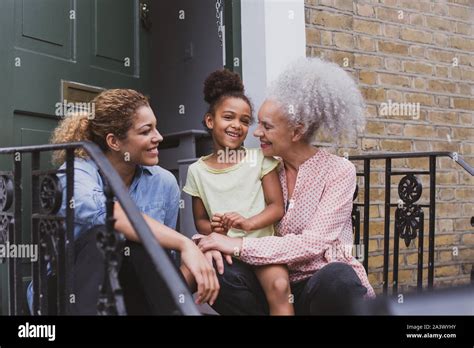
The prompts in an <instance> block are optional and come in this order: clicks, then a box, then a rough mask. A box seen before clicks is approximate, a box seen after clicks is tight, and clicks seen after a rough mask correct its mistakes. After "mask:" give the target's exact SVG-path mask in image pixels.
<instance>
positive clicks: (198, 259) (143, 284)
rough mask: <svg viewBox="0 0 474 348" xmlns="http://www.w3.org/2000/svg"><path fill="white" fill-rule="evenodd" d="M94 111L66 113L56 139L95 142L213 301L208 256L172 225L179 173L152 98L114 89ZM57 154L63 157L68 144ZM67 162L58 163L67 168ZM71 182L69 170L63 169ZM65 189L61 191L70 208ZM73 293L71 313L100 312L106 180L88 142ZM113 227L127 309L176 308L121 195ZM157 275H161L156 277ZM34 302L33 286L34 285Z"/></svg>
mask: <svg viewBox="0 0 474 348" xmlns="http://www.w3.org/2000/svg"><path fill="white" fill-rule="evenodd" d="M92 103H94V106H95V113H94V114H92V115H89V114H78V115H71V116H66V118H65V119H64V120H63V121H62V122H61V123H60V124H59V125H58V127H57V128H56V129H55V131H54V134H53V138H52V143H69V142H76V141H91V142H93V143H95V144H97V145H98V146H99V147H100V149H101V150H102V151H103V152H104V155H105V156H106V157H107V159H108V160H109V161H110V163H111V164H112V166H113V167H114V168H115V170H116V171H117V173H118V174H119V176H120V177H121V178H122V180H123V183H124V184H125V187H126V188H127V189H128V192H129V194H130V197H131V199H132V200H133V201H134V202H135V203H136V205H137V207H138V209H139V210H140V212H141V213H142V215H143V217H144V219H145V221H146V222H147V223H148V225H149V227H150V229H151V231H152V232H153V234H154V235H155V237H156V239H157V240H158V242H159V243H160V244H161V246H163V247H164V248H166V249H170V250H177V251H179V252H180V253H181V260H182V262H183V264H184V265H186V268H187V269H188V270H189V272H190V273H191V274H192V275H193V277H194V278H195V280H196V284H197V291H198V298H197V302H198V303H201V302H202V303H206V302H209V303H210V304H212V303H213V302H214V300H215V298H216V297H217V294H218V291H219V284H218V281H217V278H216V274H215V271H214V269H213V268H212V266H211V265H210V264H209V262H208V261H207V259H206V257H205V255H204V254H203V253H202V252H201V251H200V250H199V249H198V248H197V246H196V245H195V244H194V243H193V242H192V241H191V240H190V239H188V238H186V237H185V236H183V235H182V234H180V233H178V232H176V231H175V230H174V228H175V226H176V220H177V216H178V209H179V199H180V190H179V186H178V184H177V182H176V179H175V178H174V176H173V175H172V174H171V173H170V172H168V171H167V170H165V169H163V168H161V167H159V166H158V165H157V164H158V145H159V143H160V142H161V141H162V140H163V137H162V136H161V134H160V133H159V132H158V129H157V127H156V123H157V122H156V117H155V115H154V113H153V110H152V109H151V108H150V104H149V102H148V99H147V98H146V97H145V96H143V95H142V94H141V93H139V92H137V91H134V90H130V89H111V90H106V91H104V92H102V93H100V94H99V95H98V96H97V97H96V98H95V99H94V100H93V101H92ZM53 159H54V160H55V161H56V162H57V163H59V164H61V163H63V162H64V151H59V152H56V153H55V154H54V157H53ZM64 168H65V164H63V165H62V166H61V167H60V169H64ZM58 177H59V180H60V182H61V184H62V187H63V188H65V187H66V185H65V182H66V176H65V174H64V173H62V174H58ZM65 195H66V190H65V189H64V190H63V206H62V207H61V210H60V214H63V215H64V214H65V209H66V206H65V204H66V201H67V200H66V198H65V197H66V196H65ZM74 205H75V207H74V214H75V220H74V239H75V242H74V248H75V265H74V295H75V304H74V305H73V306H72V307H71V314H87V315H94V314H97V300H98V297H99V286H100V284H101V283H102V280H103V277H104V267H103V264H104V259H103V255H102V254H101V252H100V251H99V250H98V248H97V233H98V231H99V230H100V229H103V228H104V225H105V218H106V209H105V195H104V182H103V180H102V177H101V175H100V173H99V170H98V168H97V165H96V164H95V163H94V161H92V160H91V159H90V158H88V156H87V154H86V153H85V151H84V150H83V149H82V148H79V149H77V150H76V153H75V160H74ZM114 218H115V219H116V222H115V229H116V230H117V231H118V232H119V233H121V234H122V235H123V236H124V239H126V242H125V247H126V248H128V249H126V250H128V252H127V253H124V256H123V257H122V260H121V261H122V262H121V266H120V274H119V280H120V283H121V286H122V289H123V294H124V299H125V305H126V309H127V313H128V314H170V310H171V308H170V307H169V304H168V303H169V302H170V301H169V299H170V297H169V293H168V292H167V291H168V290H167V289H166V287H165V284H164V282H163V280H162V279H160V277H158V275H157V274H156V271H155V270H154V269H153V268H154V266H153V263H152V262H151V258H150V257H149V255H148V254H147V252H146V251H145V249H144V248H143V246H142V245H141V244H140V240H139V237H138V235H137V233H136V232H135V230H134V229H133V227H132V225H131V224H130V222H129V220H128V218H127V217H126V215H125V213H124V211H123V210H122V208H121V206H120V204H119V203H118V202H116V203H115V206H114ZM153 275H156V276H153ZM29 297H30V304H31V287H30V296H29Z"/></svg>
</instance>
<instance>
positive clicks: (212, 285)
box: [181, 240, 220, 306]
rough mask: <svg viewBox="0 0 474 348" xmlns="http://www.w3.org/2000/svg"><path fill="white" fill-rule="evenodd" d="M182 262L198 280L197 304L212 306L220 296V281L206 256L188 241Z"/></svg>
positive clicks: (182, 252) (184, 248)
mask: <svg viewBox="0 0 474 348" xmlns="http://www.w3.org/2000/svg"><path fill="white" fill-rule="evenodd" d="M181 260H182V262H183V263H184V264H185V265H186V267H187V268H188V269H189V271H190V272H191V274H192V275H193V277H194V279H195V280H196V285H197V293H198V298H197V300H196V303H197V304H201V303H207V302H209V304H210V305H211V306H212V305H213V304H214V302H215V301H216V298H217V295H218V294H219V289H220V286H219V281H218V280H217V276H216V271H215V270H214V267H213V266H212V262H211V263H209V261H208V259H207V258H206V256H204V255H203V253H202V252H201V251H200V250H199V248H198V247H197V246H196V245H195V244H194V243H193V242H192V241H191V240H187V241H186V242H185V245H184V246H183V247H182V249H181Z"/></svg>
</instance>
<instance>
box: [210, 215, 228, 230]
mask: <svg viewBox="0 0 474 348" xmlns="http://www.w3.org/2000/svg"><path fill="white" fill-rule="evenodd" d="M223 216H224V215H223V214H219V213H216V214H214V215H213V216H212V219H211V231H212V232H215V233H220V234H224V235H226V234H227V232H228V231H229V229H228V228H225V227H224V226H223V225H222V217H223Z"/></svg>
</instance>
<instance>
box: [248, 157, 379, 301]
mask: <svg viewBox="0 0 474 348" xmlns="http://www.w3.org/2000/svg"><path fill="white" fill-rule="evenodd" d="M279 176H280V182H281V185H282V188H283V196H284V199H285V206H288V211H287V212H286V214H285V216H284V217H283V219H282V220H281V221H280V223H279V224H278V225H277V234H278V236H271V237H262V238H243V244H242V250H241V254H240V257H241V259H242V261H244V262H246V263H249V264H252V265H267V264H286V265H287V266H288V269H289V271H290V280H291V281H292V282H295V281H298V280H302V279H306V278H309V277H311V276H312V275H313V274H314V272H316V271H317V270H319V269H321V268H322V267H324V266H325V265H327V264H328V263H330V262H345V263H347V264H349V265H350V266H352V267H353V269H354V271H355V272H356V273H357V275H358V276H359V278H360V280H361V282H362V285H364V286H365V287H366V288H367V294H366V297H375V293H374V290H373V288H372V286H371V285H370V283H369V280H368V278H367V274H366V272H365V269H364V267H363V266H362V264H361V263H360V262H359V261H358V260H357V259H356V258H355V257H353V256H352V255H353V252H352V250H353V234H352V220H351V214H352V204H353V201H352V198H353V194H354V190H355V187H356V169H355V167H354V165H353V164H352V163H351V162H350V161H348V160H346V159H344V158H341V157H338V156H335V155H332V154H330V153H328V152H326V151H324V150H319V151H318V152H317V153H316V154H315V155H314V156H313V157H311V158H309V159H308V160H307V161H306V162H304V163H303V164H302V165H301V166H300V168H299V170H298V176H297V179H296V185H295V189H294V191H293V197H291V199H290V201H288V199H289V198H288V190H287V185H286V174H285V169H284V166H283V165H280V168H279ZM287 203H288V205H287Z"/></svg>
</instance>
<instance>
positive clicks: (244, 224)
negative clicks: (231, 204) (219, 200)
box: [221, 212, 252, 232]
mask: <svg viewBox="0 0 474 348" xmlns="http://www.w3.org/2000/svg"><path fill="white" fill-rule="evenodd" d="M221 223H222V226H223V227H224V228H227V229H228V230H229V229H231V228H236V229H239V230H243V231H245V232H249V231H251V230H252V226H251V224H250V221H249V219H246V218H244V217H243V216H242V215H240V214H239V213H235V212H231V213H225V214H224V215H222V218H221Z"/></svg>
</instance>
